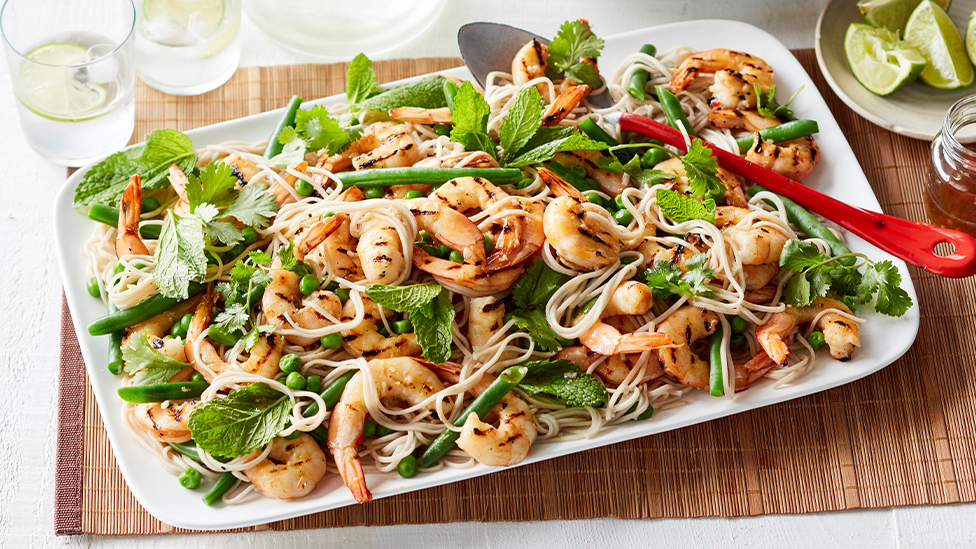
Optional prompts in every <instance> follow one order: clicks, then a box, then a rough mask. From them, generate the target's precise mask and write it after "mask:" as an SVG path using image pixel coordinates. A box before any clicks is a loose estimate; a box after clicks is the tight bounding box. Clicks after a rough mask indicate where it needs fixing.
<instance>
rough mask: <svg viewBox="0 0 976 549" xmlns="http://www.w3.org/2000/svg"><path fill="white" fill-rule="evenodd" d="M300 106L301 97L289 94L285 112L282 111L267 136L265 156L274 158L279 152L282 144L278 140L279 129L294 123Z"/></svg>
mask: <svg viewBox="0 0 976 549" xmlns="http://www.w3.org/2000/svg"><path fill="white" fill-rule="evenodd" d="M301 106H302V98H301V97H298V96H297V95H293V96H291V99H289V100H288V105H287V106H286V107H285V112H284V113H282V115H281V118H280V119H279V120H278V125H277V126H275V128H274V131H272V132H271V137H269V138H268V145H267V146H266V147H265V148H264V157H265V158H274V157H275V156H278V155H279V154H281V147H282V146H283V145H282V144H281V142H279V141H278V134H280V133H281V130H283V129H285V128H289V127H291V126H294V125H295V116H296V115H297V114H298V109H299V108H300V107H301Z"/></svg>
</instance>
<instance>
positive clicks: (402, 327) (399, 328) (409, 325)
mask: <svg viewBox="0 0 976 549" xmlns="http://www.w3.org/2000/svg"><path fill="white" fill-rule="evenodd" d="M412 331H413V322H410V321H409V320H397V321H396V322H394V323H393V333H396V334H409V333H410V332H412Z"/></svg>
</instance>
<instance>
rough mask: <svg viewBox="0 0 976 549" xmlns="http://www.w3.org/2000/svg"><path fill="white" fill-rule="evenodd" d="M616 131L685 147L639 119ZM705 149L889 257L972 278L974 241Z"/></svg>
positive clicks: (627, 118)
mask: <svg viewBox="0 0 976 549" xmlns="http://www.w3.org/2000/svg"><path fill="white" fill-rule="evenodd" d="M620 129H621V130H623V131H630V132H636V133H639V134H641V135H646V136H648V137H652V138H654V139H657V140H660V141H663V142H664V143H667V144H668V145H672V146H675V147H678V148H679V149H683V150H684V149H686V147H685V140H684V137H683V136H682V135H681V132H679V131H678V130H676V129H674V128H672V127H670V126H666V125H664V124H661V123H660V122H655V121H654V120H651V119H649V118H646V117H644V116H640V115H636V114H632V113H623V114H621V115H620ZM705 146H707V147H709V148H710V149H711V150H712V152H713V153H714V154H715V157H716V158H717V159H718V163H719V164H721V165H722V167H724V168H725V169H727V170H729V171H731V172H734V173H737V174H739V175H741V176H743V177H745V178H746V179H748V180H750V181H754V182H756V183H758V184H760V185H762V186H763V187H766V188H767V189H769V190H771V191H773V192H776V193H779V194H781V195H783V196H785V197H787V198H789V199H791V200H793V201H794V202H796V203H797V204H799V205H801V206H803V207H804V208H807V209H809V210H812V211H814V212H817V213H818V214H820V215H822V216H824V217H826V218H828V219H830V220H832V221H834V222H835V223H837V224H838V225H840V226H841V227H844V228H845V229H847V230H848V231H850V232H852V233H854V234H856V235H858V236H860V237H861V238H863V239H864V240H866V241H868V242H870V243H871V244H874V245H875V246H877V247H878V248H881V249H882V250H884V251H886V252H888V253H890V254H891V255H893V256H895V257H898V258H900V259H903V260H905V261H907V262H908V263H911V264H912V265H915V266H917V267H921V268H923V269H925V270H926V271H928V272H930V273H934V274H937V275H940V276H947V277H953V278H961V277H964V276H970V275H972V274H976V239H973V237H971V236H969V235H968V234H966V233H963V232H959V231H955V230H952V229H945V228H943V227H936V226H935V225H930V224H928V223H919V222H916V221H908V220H905V219H899V218H897V217H892V216H890V215H885V214H881V213H877V212H872V211H868V210H865V209H862V208H858V207H855V206H851V205H850V204H845V203H844V202H841V201H839V200H836V199H834V198H831V197H829V196H827V195H825V194H822V193H819V192H817V191H815V190H813V189H811V188H809V187H806V186H804V185H802V184H800V183H797V182H796V181H793V180H792V179H790V178H788V177H785V176H782V175H780V174H778V173H776V172H774V171H771V170H768V169H766V168H763V167H762V166H759V165H758V164H754V163H752V162H749V161H748V160H746V159H744V158H742V157H740V156H738V155H735V154H731V153H729V152H726V151H724V150H722V149H719V148H718V147H715V146H713V145H711V144H709V143H705ZM942 242H947V243H949V244H951V245H952V246H953V251H952V253H951V254H949V255H945V256H942V255H938V254H937V253H936V252H935V246H936V244H939V243H942Z"/></svg>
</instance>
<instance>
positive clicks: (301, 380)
mask: <svg viewBox="0 0 976 549" xmlns="http://www.w3.org/2000/svg"><path fill="white" fill-rule="evenodd" d="M307 383H308V382H307V381H306V380H305V376H303V375H302V374H300V373H298V372H291V373H290V374H288V377H286V378H285V385H286V386H287V387H288V388H289V389H292V390H295V391H300V390H302V389H304V388H305V385H306V384H307Z"/></svg>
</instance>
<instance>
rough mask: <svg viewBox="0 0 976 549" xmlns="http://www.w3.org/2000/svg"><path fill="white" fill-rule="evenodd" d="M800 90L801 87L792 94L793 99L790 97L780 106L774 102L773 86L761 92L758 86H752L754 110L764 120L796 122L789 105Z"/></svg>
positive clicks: (774, 89) (774, 91) (774, 88)
mask: <svg viewBox="0 0 976 549" xmlns="http://www.w3.org/2000/svg"><path fill="white" fill-rule="evenodd" d="M802 89H803V87H802V86H801V87H800V89H798V90H796V93H794V94H793V97H791V98H790V100H789V101H787V102H786V104H785V105H780V104H779V103H778V102H777V101H776V86H775V85H773V86H770V87H769V89H768V90H763V89H762V87H760V86H759V85H754V86H753V91H754V92H755V94H756V110H757V111H759V114H761V115H762V116H764V117H766V118H776V119H782V120H796V116H795V115H794V114H793V111H792V110H790V108H789V107H790V103H792V102H793V100H794V99H796V96H797V94H799V93H800V90H802Z"/></svg>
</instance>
